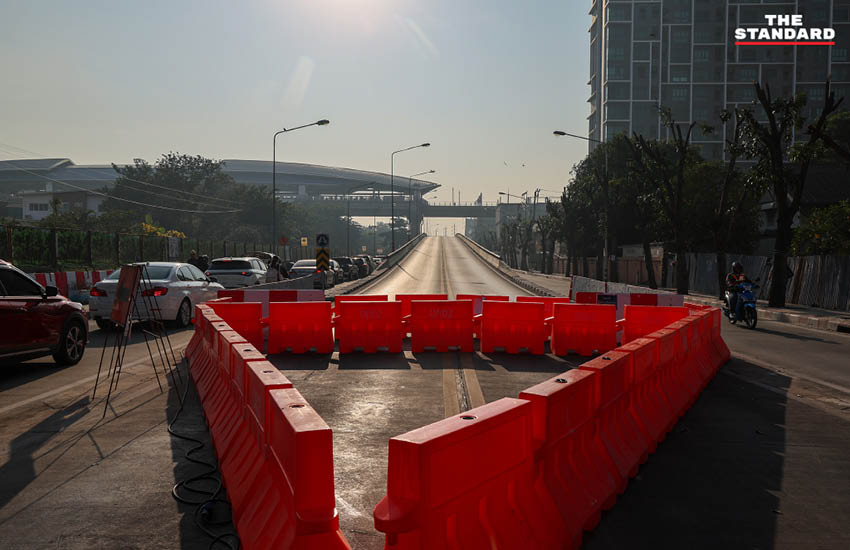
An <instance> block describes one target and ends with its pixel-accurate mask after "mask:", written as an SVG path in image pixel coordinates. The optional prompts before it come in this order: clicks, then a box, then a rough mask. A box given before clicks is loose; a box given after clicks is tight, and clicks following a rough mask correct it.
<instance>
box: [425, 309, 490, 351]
mask: <svg viewBox="0 0 850 550" xmlns="http://www.w3.org/2000/svg"><path fill="white" fill-rule="evenodd" d="M411 311H412V313H411V317H410V329H409V330H410V335H411V338H410V347H411V350H412V351H413V353H420V352H423V351H425V348H426V347H433V348H436V350H437V351H449V348H450V347H458V348H460V351H463V352H470V353H471V352H473V351H475V342H474V341H473V339H472V302H470V301H469V300H457V301H442V300H441V301H418V300H417V301H415V302H411Z"/></svg>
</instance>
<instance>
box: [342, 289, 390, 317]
mask: <svg viewBox="0 0 850 550" xmlns="http://www.w3.org/2000/svg"><path fill="white" fill-rule="evenodd" d="M388 300H389V296H388V295H386V294H343V295H341V296H334V310H333V314H334V315H333V318H334V319H336V318H337V317H339V315H340V311H341V309H340V307H339V306H340V304H342V303H343V302H386V301H388Z"/></svg>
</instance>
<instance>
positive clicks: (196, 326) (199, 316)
mask: <svg viewBox="0 0 850 550" xmlns="http://www.w3.org/2000/svg"><path fill="white" fill-rule="evenodd" d="M204 312H209V313H213V310H212V308H210V307H209V306H206V305H204V304H198V305H196V306H195V311H194V312H193V315H192V325H193V333H192V338H191V339H190V340H189V343H188V344H187V345H186V349H185V350H184V351H183V355H185V356H186V357H189V356H190V355H193V354H194V352H195V350H196V348H197V347H198V346H199V345H201V341H202V340H203V339H204V330H205V326H204V324H203V313H204Z"/></svg>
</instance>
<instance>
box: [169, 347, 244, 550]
mask: <svg viewBox="0 0 850 550" xmlns="http://www.w3.org/2000/svg"><path fill="white" fill-rule="evenodd" d="M187 365H188V360H184V362H183V363H182V364H181V371H182V372H181V375H182V376H183V381H184V383H185V382H186V381H187V380H188V389H187V388H186V387H185V386H183V387H182V388H181V389H182V390H183V391H178V389H177V388H175V386H174V384H169V392H168V405H167V411H168V419H169V422H170V423H173V425H172V430H173V431H174V432H175V433H177V434H179V435H181V436H184V437H188V438H193V439H195V440H197V442H196V441H191V440H188V439H183V438H181V437H176V436H175V435H174V434H169V440H170V443H171V457H172V460H173V462H174V468H173V474H174V483H175V484H176V483H179V482H181V481H184V480H187V479H189V478H192V477H194V476H199V475H202V474H204V473H206V472H210V471H213V470H214V472H213V474H212V475H214V476H216V479H221V477H220V476H221V473H220V472H219V471H218V470H217V467H218V460H217V459H216V455H215V450H214V448H213V445H212V440H211V439H210V434H209V430H208V429H207V424H206V420H205V417H204V411H203V407H202V406H201V402H200V399H199V398H198V393H197V391H196V390H195V384H194V382H192V381H191V376H190V374H189V373H188V372H187ZM170 381H171V379H169V382H170ZM184 392H185V399H184V400H183V405H182V408H181V397H183V396H184ZM175 417H176V418H177V420H176V422H175V421H174V419H175ZM198 442H199V443H198ZM194 447H197V449H196V450H192V449H193V448H194ZM190 451H191V452H190ZM187 454H188V455H189V456H191V459H190V458H187ZM197 461H201V463H198V462H197ZM189 487H190V488H192V489H197V490H201V491H207V492H209V493H212V492H214V491H215V490H216V489H217V487H218V483H217V482H216V481H214V480H207V479H205V480H201V481H198V482H193V483H191V484H190V485H189ZM178 494H179V495H181V496H182V497H184V498H186V499H189V500H193V501H195V502H196V503H187V502H180V501H177V500H176V499H175V502H176V504H177V511H178V513H179V514H180V527H179V530H180V548H181V549H184V550H206V549H208V548H211V547H218V548H227V545H226V544H216V545H212V546H211V545H210V543H211V542H212V537H210V536H209V535H208V534H207V533H205V532H204V530H202V529H201V527H200V526H199V525H198V522H200V521H203V520H202V519H200V515H201V514H200V513H199V506H200V503H202V502H203V501H205V500H207V499H208V498H211V495H204V494H202V493H198V492H195V491H192V490H189V489H186V488H182V489H180V490H179V492H178ZM215 498H219V499H226V498H227V493H226V490H225V489H224V488H222V489H221V492H220V493H219V494H218V495H217V496H216V497H215ZM213 522H222V523H223V524H222V525H212V524H211V523H213ZM204 526H205V528H206V529H208V530H211V531H212V532H214V533H216V534H221V533H227V532H233V533H235V532H236V530H235V528H234V527H233V525H232V515H231V510H230V507H229V505H228V504H227V503H221V502H220V503H216V504H214V505H213V507H212V516H211V517H210V521H209V522H205V524H204ZM226 542H229V543H230V544H231V545H232V547H236V546H237V541H236V539H234V538H232V537H228V538H227V539H226Z"/></svg>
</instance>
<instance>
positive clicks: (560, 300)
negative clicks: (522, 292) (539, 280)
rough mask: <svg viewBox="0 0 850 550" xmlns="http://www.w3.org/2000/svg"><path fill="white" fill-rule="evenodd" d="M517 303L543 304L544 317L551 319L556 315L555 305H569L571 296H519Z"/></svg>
mask: <svg viewBox="0 0 850 550" xmlns="http://www.w3.org/2000/svg"><path fill="white" fill-rule="evenodd" d="M516 301H517V302H535V303H539V304H543V306H544V308H543V316H544V317H551V316H552V315H554V314H555V304H569V303H570V297H569V296H517V297H516Z"/></svg>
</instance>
